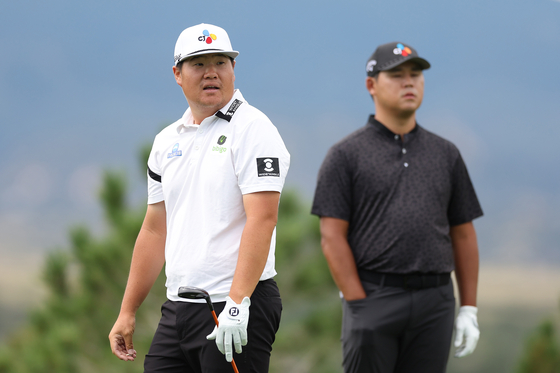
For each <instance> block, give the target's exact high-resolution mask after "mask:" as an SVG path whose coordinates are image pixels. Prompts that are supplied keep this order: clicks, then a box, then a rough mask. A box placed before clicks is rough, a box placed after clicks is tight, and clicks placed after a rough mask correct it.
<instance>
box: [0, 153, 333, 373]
mask: <svg viewBox="0 0 560 373" xmlns="http://www.w3.org/2000/svg"><path fill="white" fill-rule="evenodd" d="M149 149H150V148H149V146H148V147H144V148H142V157H141V158H142V165H145V164H146V162H145V161H146V160H147V156H148V154H149ZM143 167H145V166H143ZM144 172H145V171H144ZM126 193H127V188H126V181H125V178H124V176H123V174H122V173H117V172H106V173H105V175H104V181H103V186H102V190H101V193H100V201H101V204H102V207H103V211H104V215H105V219H106V222H107V231H106V234H105V235H104V236H103V237H93V235H92V234H91V232H90V230H89V229H88V228H86V227H76V228H74V229H72V230H71V232H70V242H71V243H70V248H69V249H66V250H63V249H57V250H55V251H53V252H52V253H51V254H50V255H48V257H47V259H46V263H45V266H44V272H43V280H44V284H45V285H46V287H47V289H48V295H47V297H46V299H45V300H44V302H43V305H42V307H40V308H39V309H36V310H34V311H32V313H31V315H30V317H29V320H28V323H27V324H26V325H25V326H24V327H22V328H20V329H19V330H17V331H16V332H15V333H14V334H13V335H11V337H9V338H8V340H7V342H6V343H5V344H4V345H3V346H0V373H36V372H37V373H39V372H57V373H89V372H96V373H97V372H104V373H111V372H125V373H126V372H130V373H132V372H142V371H143V367H142V365H143V364H142V363H143V359H142V358H141V357H142V356H143V354H144V353H146V352H147V350H148V347H149V344H150V342H151V338H152V336H153V333H154V330H155V328H156V326H157V322H158V320H159V316H160V313H159V309H160V307H161V304H162V303H163V302H164V300H165V289H164V276H163V275H160V277H159V278H158V281H157V282H156V284H155V286H154V288H153V289H152V292H151V293H150V295H149V296H148V298H147V299H146V301H145V302H144V304H143V305H142V307H141V308H140V310H139V311H138V315H137V324H136V332H135V336H134V344H135V348H136V349H137V351H139V359H137V360H136V361H135V362H133V363H124V362H121V361H120V360H118V359H117V358H116V357H115V356H113V355H112V354H111V351H110V347H109V341H108V338H107V335H108V334H109V331H110V329H111V327H112V325H113V323H114V321H115V319H116V317H117V315H118V312H119V308H120V303H121V300H122V295H123V293H124V288H125V285H126V281H127V278H128V270H129V266H130V259H131V255H132V249H133V246H134V242H135V240H136V236H137V234H138V231H139V230H140V226H141V224H142V219H143V217H144V214H145V209H146V206H145V205H143V206H141V207H140V208H131V207H130V206H129V205H128V203H127V200H126ZM277 231H278V236H277V250H276V253H277V266H276V267H277V271H278V273H279V274H278V276H277V277H276V280H277V282H278V284H279V287H280V291H281V293H282V298H283V301H284V312H283V315H282V323H281V326H280V331H279V332H278V335H277V340H276V343H275V344H274V352H273V354H272V361H271V369H270V371H271V372H272V373H274V372H280V371H282V372H284V371H289V372H292V373H297V372H321V373H329V372H340V371H341V369H340V365H341V363H340V361H341V357H340V343H339V334H340V317H341V316H340V301H339V299H338V293H337V291H336V287H335V285H334V283H333V282H332V280H331V277H330V273H329V270H328V267H327V265H326V262H325V260H324V259H323V256H322V253H321V249H320V242H319V241H320V237H319V229H318V219H317V218H316V217H313V216H311V215H310V214H309V207H308V206H307V205H306V204H305V203H303V202H302V200H301V198H300V197H299V195H298V193H297V192H295V191H293V190H286V191H285V192H284V193H283V195H282V198H281V203H280V212H279V219H278V230H277Z"/></svg>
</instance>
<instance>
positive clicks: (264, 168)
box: [257, 158, 280, 177]
mask: <svg viewBox="0 0 560 373" xmlns="http://www.w3.org/2000/svg"><path fill="white" fill-rule="evenodd" d="M257 175H258V177H263V176H273V177H280V166H279V163H278V158H257Z"/></svg>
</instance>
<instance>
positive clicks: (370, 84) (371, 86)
mask: <svg viewBox="0 0 560 373" xmlns="http://www.w3.org/2000/svg"><path fill="white" fill-rule="evenodd" d="M376 83H377V82H376V81H375V78H372V77H371V76H368V77H367V78H366V89H367V90H368V92H369V94H370V95H371V96H373V95H374V94H375V85H376Z"/></svg>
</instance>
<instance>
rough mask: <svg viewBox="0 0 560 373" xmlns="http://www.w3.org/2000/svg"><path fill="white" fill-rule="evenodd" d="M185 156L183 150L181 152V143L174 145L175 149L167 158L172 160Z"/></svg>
mask: <svg viewBox="0 0 560 373" xmlns="http://www.w3.org/2000/svg"><path fill="white" fill-rule="evenodd" d="M182 155H183V152H182V151H181V150H179V143H177V144H175V145H173V149H172V150H171V153H169V154H167V158H172V157H180V156H182Z"/></svg>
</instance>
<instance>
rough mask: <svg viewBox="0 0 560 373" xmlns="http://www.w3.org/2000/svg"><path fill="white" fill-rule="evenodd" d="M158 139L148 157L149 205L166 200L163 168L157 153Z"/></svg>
mask: <svg viewBox="0 0 560 373" xmlns="http://www.w3.org/2000/svg"><path fill="white" fill-rule="evenodd" d="M156 143H157V137H156V140H154V144H153V146H152V150H151V151H150V156H149V157H148V170H147V177H148V204H149V205H151V204H154V203H158V202H161V201H163V200H164V197H163V188H162V185H161V176H162V173H161V168H160V163H159V157H158V152H157V145H156Z"/></svg>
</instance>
